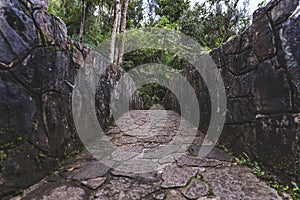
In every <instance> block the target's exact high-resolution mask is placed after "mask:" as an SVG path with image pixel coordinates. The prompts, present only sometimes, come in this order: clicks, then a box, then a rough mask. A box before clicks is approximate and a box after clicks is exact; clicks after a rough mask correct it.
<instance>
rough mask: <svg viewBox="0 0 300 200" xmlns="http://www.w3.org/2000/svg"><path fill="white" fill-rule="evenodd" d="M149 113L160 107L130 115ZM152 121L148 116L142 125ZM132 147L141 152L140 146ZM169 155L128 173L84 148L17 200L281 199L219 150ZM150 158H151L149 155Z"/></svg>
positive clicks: (141, 163)
mask: <svg viewBox="0 0 300 200" xmlns="http://www.w3.org/2000/svg"><path fill="white" fill-rule="evenodd" d="M149 112H153V113H152V114H158V112H160V111H131V112H130V115H131V117H132V118H133V119H134V121H135V119H136V120H138V119H139V118H140V117H139V116H140V115H141V116H145V115H148V114H151V113H149ZM168 116H169V118H171V119H172V120H173V121H172V120H169V122H168V126H170V127H172V128H173V129H176V127H177V126H174V123H179V120H175V118H178V117H179V116H178V115H177V114H175V113H174V112H168ZM119 120H120V123H122V124H127V125H128V126H130V124H128V123H126V122H127V120H128V118H127V117H126V115H125V117H123V118H122V117H121V118H119ZM148 120H149V121H150V119H148ZM149 121H147V120H146V123H144V124H143V125H146V124H147V122H149ZM143 125H142V124H141V125H139V126H143ZM156 128H157V129H159V131H157V133H158V134H160V133H161V132H163V130H161V129H160V128H159V127H158V126H152V128H150V130H151V131H154V130H156ZM112 129H114V128H112ZM170 129H171V128H168V130H170ZM108 132H110V131H108ZM114 132H115V133H114V134H111V132H110V134H109V135H113V137H122V131H121V130H119V131H116V129H114ZM117 132H118V133H117ZM171 132H172V131H171ZM120 135H121V136H120ZM136 137H140V136H136ZM165 143H168V141H165ZM126 146H127V144H123V147H124V148H123V150H124V151H127V149H128V147H126ZM141 146H143V145H141ZM151 148H152V150H155V149H159V148H158V147H151ZM133 149H135V150H138V152H139V151H140V147H139V148H133ZM144 150H145V149H142V151H144ZM169 156H170V157H172V158H173V159H169V158H168V159H165V161H166V162H162V163H161V164H160V165H159V167H157V168H154V169H153V171H152V172H147V173H143V172H142V170H140V169H139V167H141V166H143V165H147V166H145V167H149V166H148V163H147V162H144V163H143V160H139V162H140V163H135V161H136V160H133V161H132V162H131V163H128V164H131V165H132V166H131V168H130V170H131V171H128V168H127V171H124V170H118V168H117V169H115V168H112V169H109V168H108V167H106V166H105V165H103V164H102V163H100V162H98V161H96V160H95V158H93V156H92V155H91V154H89V153H88V151H86V150H85V151H83V152H81V153H79V154H78V155H76V156H74V157H73V158H70V160H68V161H67V162H66V163H65V164H64V165H63V166H62V167H61V168H60V169H59V170H57V171H56V172H54V173H53V174H51V175H49V176H47V177H46V178H45V179H43V180H42V181H41V182H39V183H37V184H36V185H34V186H32V187H30V188H28V189H27V190H25V191H24V192H23V193H22V194H21V195H20V196H17V197H15V199H14V200H17V199H25V200H27V199H28V200H29V199H49V200H52V199H55V198H56V199H85V200H105V199H107V200H120V199H125V200H127V199H128V200H134V199H137V200H140V199H145V200H153V199H154V200H175V199H178V200H190V199H203V200H209V199H210V200H213V199H214V200H221V199H228V200H231V199H281V198H280V197H279V196H278V195H277V194H276V192H275V191H274V190H273V189H271V188H270V187H269V186H268V185H267V184H266V183H265V182H263V181H262V180H259V179H258V178H257V177H256V176H255V175H254V174H253V173H252V170H251V169H249V168H247V167H244V166H237V165H236V164H234V163H231V162H228V161H224V160H227V157H228V155H227V154H225V153H224V152H222V151H221V150H219V149H214V150H213V153H211V154H210V156H209V157H211V158H197V157H195V156H192V155H190V153H188V152H185V153H184V155H183V156H181V155H180V154H174V155H169ZM224 158H226V159H224ZM147 161H151V160H149V159H147ZM152 161H155V159H154V160H152ZM132 168H134V169H135V168H136V170H132ZM124 169H126V168H124ZM0 181H1V180H0Z"/></svg>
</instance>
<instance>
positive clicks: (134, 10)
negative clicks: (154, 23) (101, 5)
mask: <svg viewBox="0 0 300 200" xmlns="http://www.w3.org/2000/svg"><path fill="white" fill-rule="evenodd" d="M143 12H144V9H143V0H131V1H130V2H129V5H128V12H127V22H128V23H127V24H128V27H130V28H139V27H141V26H142V25H141V23H142V21H143V20H144V13H143Z"/></svg>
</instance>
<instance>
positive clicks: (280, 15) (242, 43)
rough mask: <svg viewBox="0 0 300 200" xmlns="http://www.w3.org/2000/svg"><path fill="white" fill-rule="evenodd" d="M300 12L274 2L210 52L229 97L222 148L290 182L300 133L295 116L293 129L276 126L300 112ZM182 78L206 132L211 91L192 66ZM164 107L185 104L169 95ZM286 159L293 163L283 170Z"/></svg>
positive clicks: (290, 3)
mask: <svg viewBox="0 0 300 200" xmlns="http://www.w3.org/2000/svg"><path fill="white" fill-rule="evenodd" d="M299 9H300V8H299V1H298V0H291V1H285V0H272V1H270V2H269V3H268V4H267V5H266V7H263V8H259V9H258V10H256V11H255V12H254V14H253V21H252V25H250V26H249V27H248V28H247V29H246V30H245V31H244V32H243V33H241V35H238V36H236V37H235V38H233V39H232V40H230V41H228V42H226V43H225V44H223V45H222V46H221V47H219V48H217V49H214V50H212V51H211V52H210V55H211V57H212V59H213V60H214V61H215V63H216V65H217V67H218V69H219V71H220V74H221V76H222V78H223V81H224V85H225V90H226V96H227V111H226V113H224V115H225V114H226V122H225V126H224V129H223V131H222V135H221V137H220V143H221V144H223V145H225V146H226V147H227V148H229V149H230V150H231V151H232V152H233V153H234V154H235V155H240V154H242V152H246V153H247V154H248V155H250V157H251V158H252V159H256V160H258V161H260V162H261V163H262V164H263V165H267V166H268V167H269V168H270V169H271V170H273V171H276V172H277V174H278V175H280V177H281V181H284V182H286V183H288V182H291V181H295V182H299V181H300V176H299V172H295V166H297V167H298V169H299V167H300V163H299V161H296V160H295V159H298V158H299V154H300V151H299V144H300V143H299V137H298V138H295V135H297V134H298V133H299V131H298V130H299V129H296V128H295V126H297V127H298V128H299V126H298V125H295V123H294V120H295V119H293V117H287V120H288V123H289V124H291V126H292V127H293V128H290V129H287V128H286V127H284V126H280V125H276V123H274V118H278V119H279V121H278V123H280V121H281V119H283V118H284V117H285V116H286V115H287V113H289V114H290V115H289V116H296V115H298V114H299V113H300V67H299V66H300V59H299V58H300V50H299V49H300V48H299V46H300V39H299V37H300V32H299V31H300V28H299V27H300V26H299V21H300V20H299V16H300V15H299V12H300V11H299ZM182 75H183V76H184V77H186V78H187V80H188V81H189V83H190V84H191V86H192V87H193V89H194V90H195V93H196V94H197V97H198V100H199V102H201V103H199V107H200V110H201V116H200V119H201V122H200V124H199V130H201V131H202V132H204V133H205V132H206V131H207V128H208V125H209V120H210V116H211V113H210V112H211V111H210V109H211V108H210V99H209V98H210V97H209V96H207V93H206V92H205V91H207V87H206V86H205V85H203V80H202V78H201V77H199V74H197V71H196V70H195V69H194V68H193V67H188V68H185V69H183V71H182ZM183 98H184V97H183ZM164 107H165V108H168V109H171V110H174V111H176V112H178V113H180V109H179V108H180V105H178V102H177V100H176V97H175V96H174V95H172V93H171V92H170V91H167V93H166V97H165V99H164ZM262 118H263V121H264V123H262ZM275 130H276V131H275ZM274 131H275V132H274ZM279 132H280V134H277V133H279ZM268 141H272V142H268ZM282 143H286V144H290V145H282ZM274 149H276V151H274ZM275 152H276V153H275ZM279 152H280V153H279ZM278 155H280V156H278ZM268 156H271V157H272V162H271V161H270V160H271V159H267V157H268ZM271 157H269V158H271ZM282 160H284V161H283V162H285V163H288V164H284V165H283V164H282ZM288 160H291V161H290V162H288ZM270 163H272V164H270ZM292 163H293V164H292ZM284 174H285V175H284Z"/></svg>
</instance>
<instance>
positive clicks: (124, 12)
mask: <svg viewBox="0 0 300 200" xmlns="http://www.w3.org/2000/svg"><path fill="white" fill-rule="evenodd" d="M128 3H129V0H124V1H123V5H122V14H121V25H120V33H121V34H122V38H121V40H120V47H119V52H118V57H117V62H116V64H117V65H119V64H121V63H122V61H123V54H124V35H125V31H126V18H127V10H128Z"/></svg>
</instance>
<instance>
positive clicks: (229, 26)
mask: <svg viewBox="0 0 300 200" xmlns="http://www.w3.org/2000/svg"><path fill="white" fill-rule="evenodd" d="M237 3H238V1H236V0H235V1H233V0H208V1H205V2H204V3H201V4H200V3H197V4H196V5H195V6H194V8H193V9H188V10H187V11H186V12H185V13H184V14H183V16H182V17H181V20H180V30H181V31H182V32H183V33H185V34H187V35H189V36H191V37H193V38H195V39H196V40H197V41H198V42H199V43H200V44H201V45H202V46H204V47H208V48H209V49H213V48H216V47H219V46H220V45H221V44H223V43H225V42H226V41H228V40H229V39H231V38H232V36H234V35H237V34H239V33H240V32H242V31H243V30H244V29H245V28H246V27H247V26H248V25H249V23H250V17H249V15H248V13H247V10H246V8H245V7H244V8H242V9H241V8H239V7H238V6H237Z"/></svg>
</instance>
